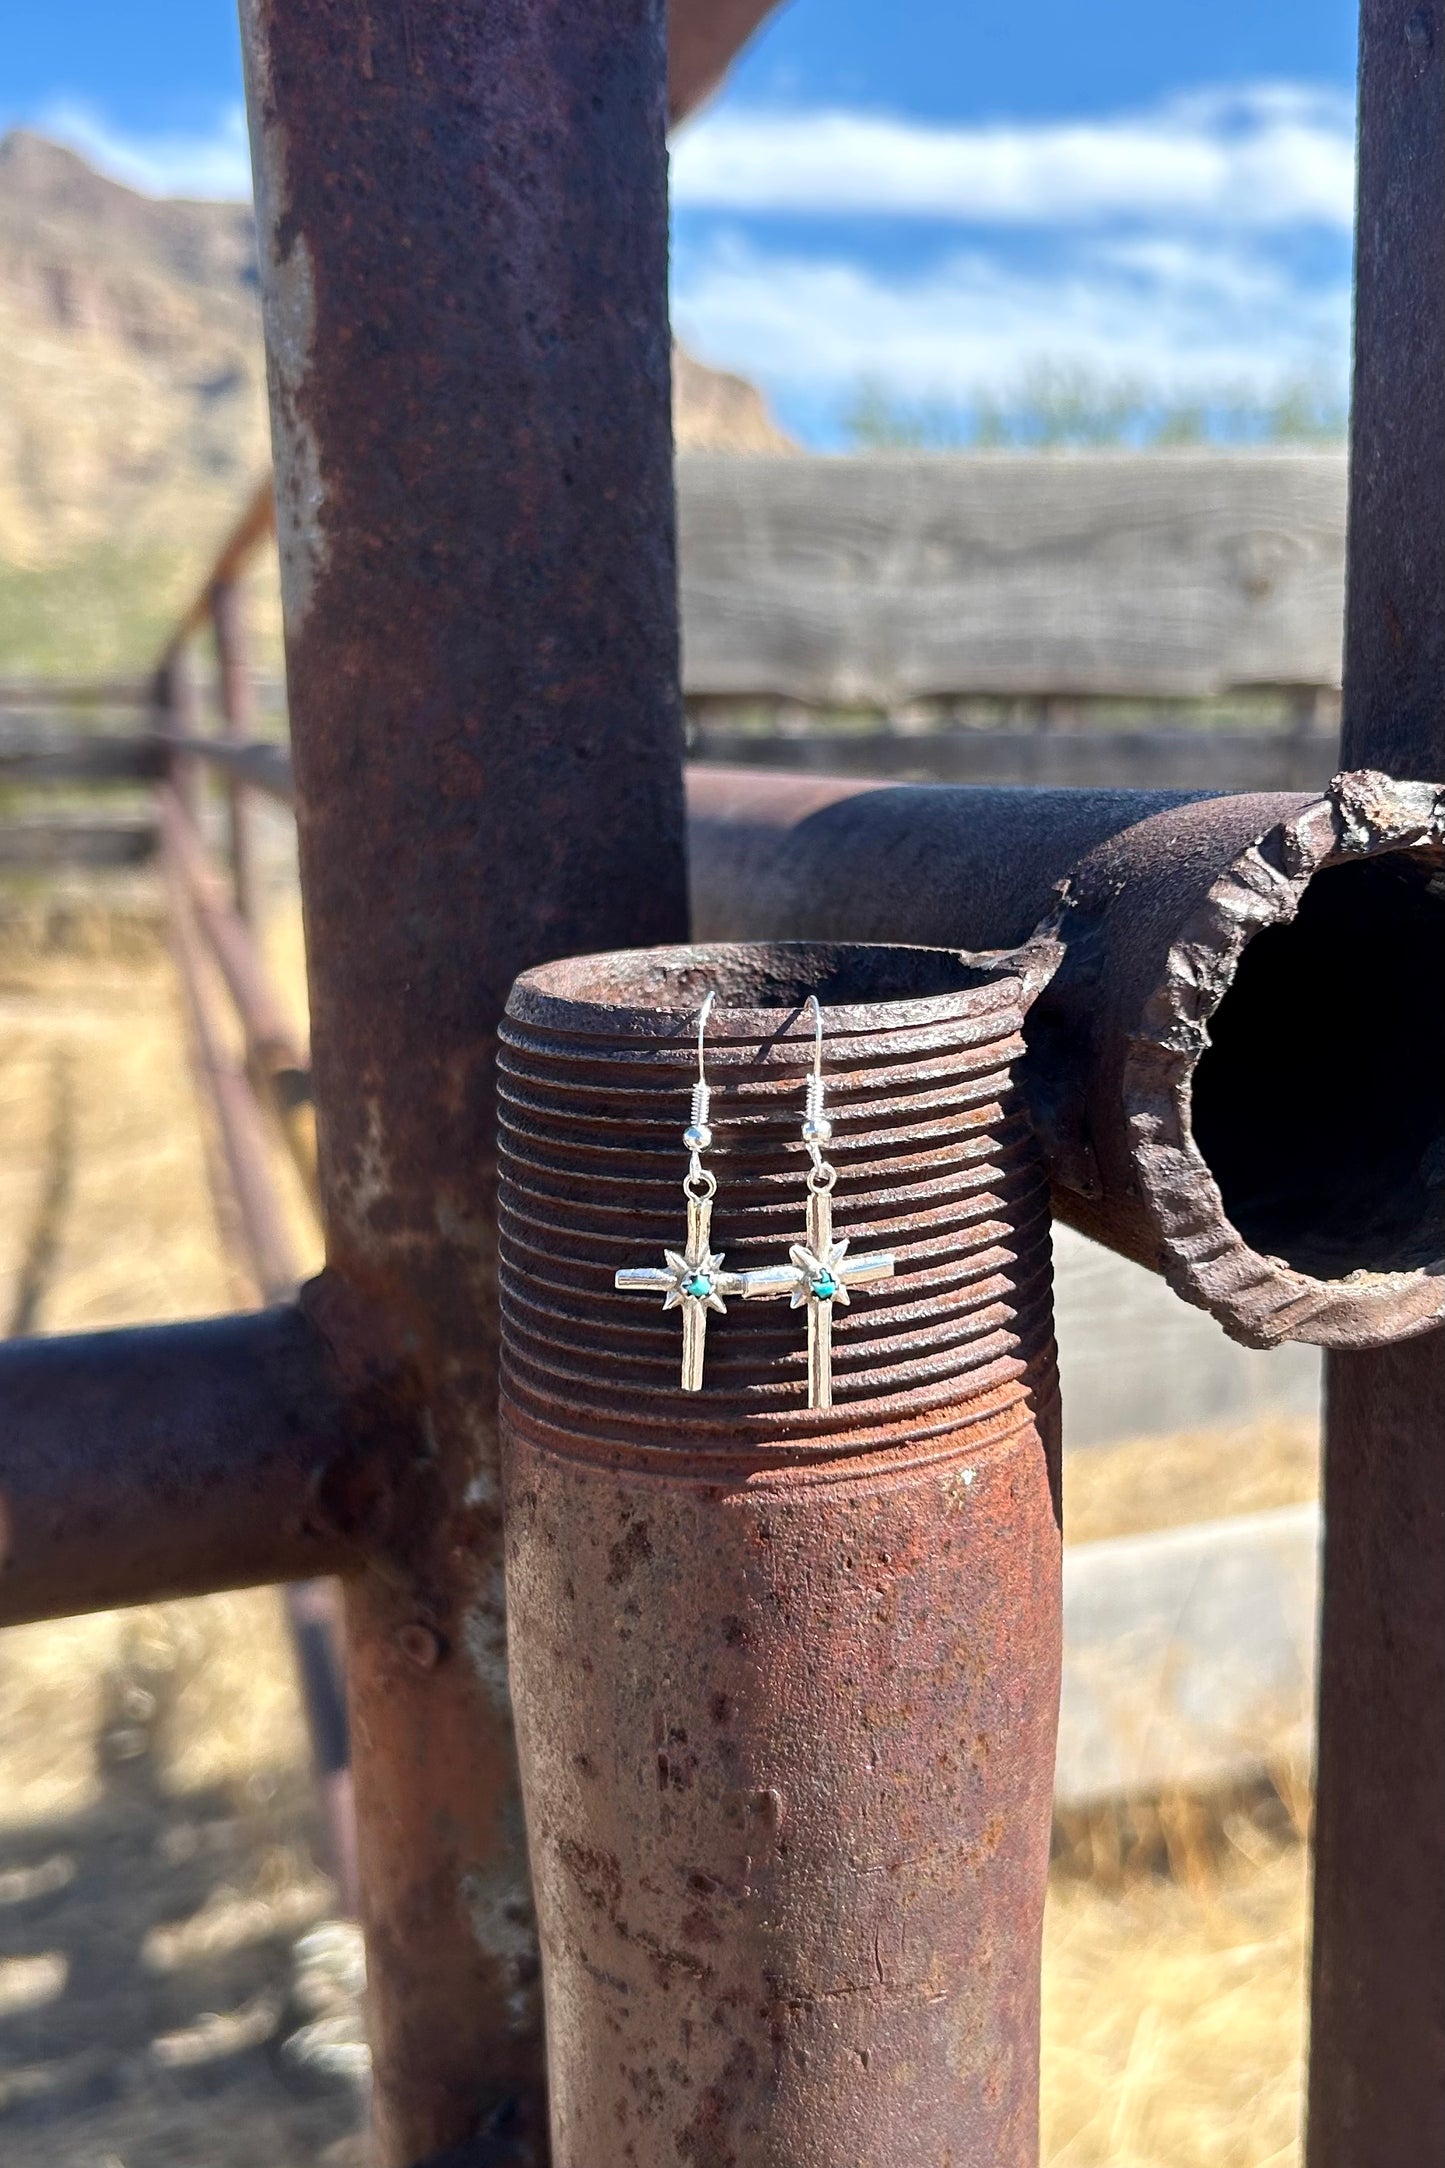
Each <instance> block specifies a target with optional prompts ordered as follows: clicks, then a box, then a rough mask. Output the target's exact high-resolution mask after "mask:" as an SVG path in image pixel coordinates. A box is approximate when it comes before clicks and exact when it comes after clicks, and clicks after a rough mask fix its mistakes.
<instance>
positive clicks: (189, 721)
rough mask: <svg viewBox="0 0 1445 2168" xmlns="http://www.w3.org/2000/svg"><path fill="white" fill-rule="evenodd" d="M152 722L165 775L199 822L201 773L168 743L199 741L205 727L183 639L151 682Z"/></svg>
mask: <svg viewBox="0 0 1445 2168" xmlns="http://www.w3.org/2000/svg"><path fill="white" fill-rule="evenodd" d="M151 722H152V724H153V725H154V728H155V732H156V736H157V738H158V739H159V740H160V741H161V745H160V751H161V754H162V758H163V759H164V760H165V762H166V767H165V770H164V771H163V772H165V773H167V774H168V775H169V776H170V780H171V782H172V784H173V785H174V786H175V791H176V796H177V797H178V798H179V799H180V801H181V804H182V805H183V806H184V807H185V809H186V811H187V812H188V813H189V814H190V816H191V819H192V820H199V818H200V811H201V772H200V770H199V768H198V767H197V765H196V763H195V762H194V761H193V760H188V759H187V758H186V756H185V754H184V753H183V752H181V751H179V750H172V749H171V748H170V747H169V746H167V744H166V743H165V741H166V740H167V739H168V738H175V739H183V738H195V737H197V736H198V734H199V732H200V728H201V703H200V699H199V695H198V692H197V687H196V673H195V669H194V667H193V663H192V658H191V651H190V649H189V647H188V646H187V645H186V643H185V641H183V640H180V639H177V640H176V642H175V643H174V644H173V645H172V646H171V647H170V648H168V649H167V651H166V653H165V654H164V655H163V656H162V657H161V660H160V661H159V663H158V664H157V665H156V669H155V675H154V677H153V678H152V680H151Z"/></svg>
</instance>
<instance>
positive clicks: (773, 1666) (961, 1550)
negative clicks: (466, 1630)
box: [499, 944, 1061, 2168]
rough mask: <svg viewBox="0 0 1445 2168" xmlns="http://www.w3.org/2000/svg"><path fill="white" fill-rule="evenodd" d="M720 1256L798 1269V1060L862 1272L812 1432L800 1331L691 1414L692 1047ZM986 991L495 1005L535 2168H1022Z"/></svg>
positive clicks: (1000, 1285)
mask: <svg viewBox="0 0 1445 2168" xmlns="http://www.w3.org/2000/svg"><path fill="white" fill-rule="evenodd" d="M712 989H715V990H716V992H717V994H718V1005H717V1006H716V1007H715V1008H714V1009H713V1011H712V1014H711V1016H710V1017H709V1020H708V1029H707V1056H708V1072H709V1077H710V1081H711V1084H712V1088H713V1099H712V1113H711V1116H710V1122H711V1127H712V1131H713V1138H714V1143H713V1148H712V1151H711V1154H710V1161H709V1164H710V1166H711V1167H712V1168H713V1169H714V1171H715V1172H716V1175H717V1179H718V1185H719V1186H718V1193H717V1200H716V1205H715V1217H714V1221H713V1235H714V1237H715V1241H716V1247H717V1248H718V1249H719V1250H722V1251H724V1252H725V1253H726V1262H727V1268H728V1269H729V1270H746V1269H747V1268H748V1267H750V1266H753V1265H757V1264H761V1263H769V1264H771V1263H775V1262H777V1261H778V1260H779V1258H780V1257H781V1258H782V1259H784V1260H786V1256H787V1247H788V1244H789V1242H790V1241H797V1240H799V1239H800V1238H801V1229H802V1219H803V1195H804V1182H803V1177H804V1174H805V1173H806V1170H807V1166H808V1159H807V1153H806V1150H805V1148H804V1147H803V1145H802V1143H801V1141H800V1138H799V1121H800V1115H801V1110H802V1104H803V1083H804V1079H805V1076H806V1074H807V1071H808V1068H809V1066H810V1062H811V1055H812V1034H811V1029H810V1026H809V1023H808V1020H807V1017H806V1015H805V1014H804V1013H803V1006H802V1005H803V1002H804V1000H805V998H806V996H807V995H808V994H809V993H811V992H815V991H816V992H817V993H818V994H819V995H820V998H821V999H822V1000H823V1001H824V1002H825V1003H826V1004H827V1009H826V1015H827V1037H826V1046H825V1070H826V1074H827V1078H828V1084H829V1090H828V1111H829V1114H830V1116H831V1118H832V1121H833V1138H832V1142H831V1143H830V1144H829V1147H828V1151H829V1156H830V1158H831V1159H832V1160H833V1161H834V1162H835V1163H836V1165H837V1167H838V1170H839V1180H838V1184H837V1190H836V1196H835V1206H834V1210H835V1213H836V1227H837V1231H838V1232H839V1233H840V1234H846V1235H848V1236H849V1237H850V1238H851V1243H852V1248H853V1250H854V1251H855V1252H860V1251H868V1252H872V1251H877V1250H892V1251H895V1252H896V1258H897V1262H896V1271H895V1275H894V1277H893V1278H892V1279H889V1280H887V1281H885V1282H880V1283H878V1284H876V1285H873V1286H870V1287H869V1288H868V1289H867V1290H863V1289H858V1290H856V1291H855V1293H854V1296H853V1300H852V1303H851V1305H850V1307H849V1308H848V1309H847V1310H845V1311H842V1312H840V1313H838V1315H837V1317H836V1320H835V1323H834V1326H833V1332H834V1337H835V1342H836V1345H835V1350H834V1367H835V1373H836V1377H835V1404H834V1406H833V1407H832V1408H831V1409H826V1410H822V1409H820V1410H816V1411H813V1412H810V1411H809V1410H808V1408H807V1406H806V1405H805V1402H806V1393H805V1389H804V1388H805V1379H806V1372H807V1334H806V1332H805V1330H804V1329H803V1321H802V1318H801V1315H800V1313H799V1312H797V1311H794V1310H792V1309H790V1308H789V1306H788V1305H787V1304H786V1303H782V1304H778V1305H774V1304H758V1305H754V1304H752V1303H746V1304H745V1303H743V1302H741V1301H740V1300H738V1299H737V1298H736V1297H734V1298H732V1299H731V1300H730V1301H729V1304H728V1314H727V1315H726V1316H723V1317H718V1316H714V1317H713V1318H712V1319H711V1321H710V1325H709V1329H708V1333H707V1345H706V1350H705V1364H706V1369H705V1377H704V1389H703V1390H702V1391H700V1392H697V1393H691V1392H689V1393H684V1392H682V1391H681V1390H680V1389H679V1382H680V1371H679V1345H680V1338H681V1335H680V1332H679V1328H678V1320H677V1317H676V1315H675V1314H668V1313H665V1312H664V1311H663V1308H662V1302H661V1298H660V1297H659V1296H656V1295H654V1296H652V1297H651V1298H650V1299H646V1300H644V1299H642V1298H639V1297H638V1296H636V1295H632V1294H626V1293H623V1294H619V1293H617V1292H615V1291H614V1286H613V1274H614V1270H615V1268H616V1267H617V1266H619V1265H624V1264H637V1263H639V1262H651V1261H654V1260H657V1259H660V1253H661V1251H662V1249H663V1247H664V1245H669V1246H676V1244H677V1239H678V1235H679V1232H680V1215H681V1212H682V1200H681V1192H680V1177H681V1174H682V1173H683V1171H684V1170H685V1167H686V1159H685V1156H684V1154H683V1152H682V1150H681V1149H680V1136H681V1130H682V1126H683V1123H684V1121H685V1120H686V1118H687V1110H688V1101H689V1096H690V1084H691V1080H692V1073H693V1071H692V1063H693V1061H694V1059H695V1052H694V1043H695V1032H696V1026H697V1014H698V1007H699V1004H700V1003H701V1000H702V998H703V995H704V993H705V991H707V990H712ZM1030 990H1031V988H1030V984H1029V983H1027V982H1026V980H1025V977H1024V976H1023V974H1022V973H1021V970H1020V968H1019V966H1018V965H1017V964H1008V963H1004V964H1000V965H992V966H989V965H985V966H982V967H978V968H975V967H974V966H972V965H971V964H970V963H969V962H968V961H967V960H966V959H965V960H962V961H961V960H960V959H959V957H958V956H957V955H947V954H940V953H937V952H933V951H927V950H920V949H911V950H900V949H892V950H887V949H885V950H878V949H874V950H868V949H857V948H843V947H839V946H826V945H822V944H819V945H816V946H812V947H806V948H799V949H788V948H786V947H781V946H779V947H772V948H762V949H753V950H748V949H738V948H734V949H727V948H716V949H709V948H701V949H689V950H672V951H668V950H662V951H650V952H644V953H640V954H639V953H636V952H634V953H632V954H628V955H623V956H603V957H590V958H584V959H582V960H581V961H580V962H574V963H570V964H562V965H557V966H553V967H549V968H546V969H543V970H539V971H533V972H530V973H528V974H527V975H526V976H525V977H524V978H523V979H522V980H521V981H520V982H519V984H518V986H517V988H516V989H515V991H514V993H513V996H512V1000H511V1003H510V1006H509V1010H508V1022H507V1026H506V1028H505V1032H504V1051H503V1056H502V1074H501V1124H502V1158H501V1169H502V1184H501V1197H500V1222H499V1239H500V1243H501V1263H502V1276H501V1291H502V1305H503V1335H504V1341H503V1347H504V1354H503V1361H504V1371H503V1401H502V1408H503V1436H504V1484H505V1493H504V1495H505V1508H506V1524H507V1531H508V1534H507V1598H508V1616H509V1647H510V1661H511V1680H512V1694H513V1701H514V1706H515V1710H516V1719H517V1726H518V1738H519V1744H520V1749H521V1756H522V1770H523V1780H524V1786H525V1795H526V1807H527V1827H528V1838H529V1845H530V1850H531V1858H532V1865H533V1875H534V1881H535V1887H536V1893H537V1904H538V1912H539V1921H540V1928H541V1939H542V1957H543V1983H544V1989H545V1996H546V2010H547V2034H548V2070H549V2078H550V2086H551V2116H552V2142H553V2152H552V2161H553V2164H554V2168H663V2164H667V2168H672V2164H673V2163H676V2162H678V2161H691V2162H698V2163H708V2164H710V2168H711V2164H716V2163H721V2162H725V2161H737V2162H744V2161H746V2162H748V2163H756V2164H758V2168H762V2164H764V2163H769V2164H777V2168H781V2164H783V2163H787V2164H788V2168H838V2163H840V2162H844V2161H847V2162H853V2161H865V2160H866V2161H880V2162H882V2161H887V2162H894V2161H898V2162H902V2161H929V2162H934V2161H943V2160H959V2161H965V2160H966V2161H978V2162H984V2161H986V2162H988V2163H989V2164H990V2168H1035V2163H1036V2160H1037V2144H1038V2124H1037V2111H1038V1996H1039V1947H1040V1932H1041V1923H1042V1916H1043V1900H1044V1885H1045V1879H1046V1872H1047V1863H1048V1851H1049V1829H1050V1801H1051V1790H1052V1776H1053V1751H1054V1734H1055V1724H1056V1718H1057V1705H1058V1682H1059V1660H1060V1632H1061V1618H1060V1544H1059V1528H1058V1515H1057V1499H1058V1415H1057V1381H1056V1371H1055V1365H1054V1353H1053V1342H1052V1328H1051V1313H1050V1303H1049V1257H1048V1200H1047V1187H1046V1183H1045V1179H1044V1174H1043V1169H1042V1165H1041V1163H1040V1160H1039V1157H1038V1153H1037V1148H1036V1145H1035V1142H1034V1139H1033V1136H1032V1133H1031V1129H1030V1125H1029V1123H1028V1120H1027V1116H1026V1113H1025V1110H1024V1108H1023V1106H1022V1103H1021V1096H1020V1093H1019V1091H1018V1088H1017V1084H1016V1078H1015V1069H1016V1064H1017V1062H1018V1060H1019V1058H1020V1057H1021V1055H1022V1052H1023V1041H1022V1036H1021V1025H1022V1021H1023V1012H1024V1008H1025V1004H1026V1001H1027V999H1028V995H1029V992H1030Z"/></svg>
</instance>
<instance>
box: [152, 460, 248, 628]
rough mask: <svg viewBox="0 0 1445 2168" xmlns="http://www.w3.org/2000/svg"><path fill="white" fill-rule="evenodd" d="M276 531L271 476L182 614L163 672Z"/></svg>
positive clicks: (242, 515) (207, 619) (237, 522)
mask: <svg viewBox="0 0 1445 2168" xmlns="http://www.w3.org/2000/svg"><path fill="white" fill-rule="evenodd" d="M275 531H276V502H275V489H274V486H273V484H272V480H271V477H270V475H269V474H268V475H266V476H264V477H263V478H262V479H261V480H260V481H258V482H257V483H256V485H255V487H254V488H253V489H252V491H251V495H250V497H249V498H248V499H247V502H246V508H245V510H244V511H243V512H242V514H241V516H240V518H239V519H238V520H237V521H236V524H235V526H234V527H233V528H232V529H231V531H230V533H229V534H228V535H227V537H226V539H225V541H224V542H223V543H222V544H221V547H220V550H219V551H218V552H217V555H216V559H215V562H214V563H213V564H212V566H211V569H210V571H209V573H208V574H207V575H206V578H205V581H204V582H203V584H202V585H201V586H200V587H199V588H198V589H197V591H196V593H195V594H194V595H193V596H192V597H191V600H190V602H189V603H188V604H187V606H186V608H185V609H184V610H183V611H182V612H181V615H180V617H179V619H178V620H177V622H176V627H175V630H174V632H173V633H172V634H171V641H170V645H169V647H168V648H167V649H166V652H165V654H164V655H163V656H162V658H161V667H162V668H164V666H165V664H166V663H167V662H168V661H169V660H170V659H171V657H172V656H173V655H176V654H178V653H179V652H180V650H181V648H182V647H183V645H184V643H185V642H186V641H187V640H188V639H189V638H190V637H191V634H192V633H194V632H199V631H200V630H201V629H202V627H203V626H204V625H205V624H206V623H207V622H208V621H209V619H210V615H211V598H212V596H213V595H214V594H215V591H216V589H217V588H218V587H224V586H226V585H228V584H229V583H231V582H232V581H234V580H236V579H238V578H239V577H240V575H241V574H242V572H244V571H245V569H246V566H247V565H248V564H249V563H250V561H251V559H252V557H254V555H255V554H256V551H257V550H258V549H259V548H260V547H261V545H262V543H263V542H265V541H267V540H268V539H269V538H270V536H271V535H273V534H274V533H275Z"/></svg>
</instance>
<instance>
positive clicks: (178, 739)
mask: <svg viewBox="0 0 1445 2168" xmlns="http://www.w3.org/2000/svg"><path fill="white" fill-rule="evenodd" d="M160 742H161V744H162V745H163V746H164V748H165V749H166V750H167V751H168V752H170V753H173V754H181V755H183V756H185V757H187V758H194V759H196V760H198V761H201V762H203V763H204V764H205V765H206V766H207V767H212V768H220V769H222V770H223V771H224V772H225V773H226V774H228V775H234V776H237V777H239V779H240V780H241V781H242V782H243V783H245V784H246V785H247V786H248V788H249V789H251V790H256V791H259V792H260V793H261V795H262V796H263V797H265V798H274V799H276V800H277V802H278V803H279V804H281V805H294V804H295V802H296V787H295V784H294V783H293V782H292V780H291V754H290V752H289V750H288V748H287V747H286V746H284V745H272V744H270V743H269V742H268V741H266V740H262V739H252V740H251V741H250V742H238V741H236V740H235V739H227V738H200V737H196V736H194V735H193V734H182V733H179V732H168V733H167V734H166V735H165V736H164V737H163V738H162V739H161V741H160Z"/></svg>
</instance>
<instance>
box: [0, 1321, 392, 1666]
mask: <svg viewBox="0 0 1445 2168" xmlns="http://www.w3.org/2000/svg"><path fill="white" fill-rule="evenodd" d="M387 1408H388V1398H387V1395H386V1393H385V1392H384V1391H383V1390H381V1389H379V1388H378V1387H377V1386H375V1385H372V1386H371V1387H369V1388H367V1389H365V1390H359V1381H358V1380H357V1378H356V1376H355V1375H354V1374H349V1373H348V1369H347V1367H346V1366H344V1365H343V1364H342V1363H340V1362H338V1361H337V1359H336V1356H335V1353H334V1348H333V1344H332V1342H331V1340H330V1338H329V1336H328V1334H327V1332H326V1331H325V1330H324V1329H323V1328H322V1327H320V1326H318V1323H317V1322H316V1321H315V1320H314V1319H313V1318H312V1317H311V1316H309V1315H308V1314H306V1313H305V1312H304V1311H302V1310H299V1309H297V1308H296V1307H294V1306H292V1305H286V1306H284V1307H281V1308H278V1309H272V1310H264V1311H261V1312H259V1313H258V1314H256V1315H253V1316H248V1317H224V1318H214V1319H209V1320H207V1321H206V1322H204V1323H201V1324H187V1325H152V1326H146V1327H143V1328H141V1329H139V1330H135V1331H125V1332H101V1333H85V1334H59V1335H57V1336H56V1337H54V1338H50V1339H44V1340H15V1341H10V1342H7V1343H6V1344H5V1345H4V1346H3V1347H0V1559H3V1567H0V1625H5V1626H15V1625H19V1624H22V1623H23V1622H24V1621H26V1620H29V1619H41V1618H62V1617H68V1616H70V1615H71V1614H72V1613H75V1612H81V1611H104V1610H109V1609H111V1608H112V1606H115V1605H120V1604H136V1603H159V1602H161V1601H163V1600H164V1599H166V1598H168V1597H171V1596H193V1595H200V1594H203V1593H206V1592H208V1591H210V1590H213V1589H220V1588H242V1587H248V1586H251V1585H257V1584H260V1583H263V1582H268V1581H278V1580H287V1579H295V1578H299V1577H301V1576H303V1575H309V1574H320V1573H345V1572H348V1571H351V1570H353V1569H354V1568H355V1567H356V1566H357V1564H358V1562H359V1560H360V1558H361V1556H362V1554H363V1552H364V1550H365V1549H366V1547H367V1544H368V1542H369V1540H370V1538H371V1535H372V1533H373V1531H374V1527H375V1525H376V1524H377V1523H378V1521H379V1520H380V1519H382V1518H384V1510H385V1499H386V1496H387V1494H388V1491H389V1488H390V1477H389V1474H388V1472H387V1469H388V1462H389V1459H390V1452H391V1448H392V1444H393V1442H394V1438H395V1437H396V1436H404V1435H406V1434H407V1432H406V1429H405V1427H404V1425H403V1422H402V1420H401V1417H400V1412H399V1410H398V1409H397V1408H396V1407H395V1405H394V1404H393V1405H392V1407H391V1413H388V1412H387ZM389 1433H390V1435H389Z"/></svg>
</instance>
